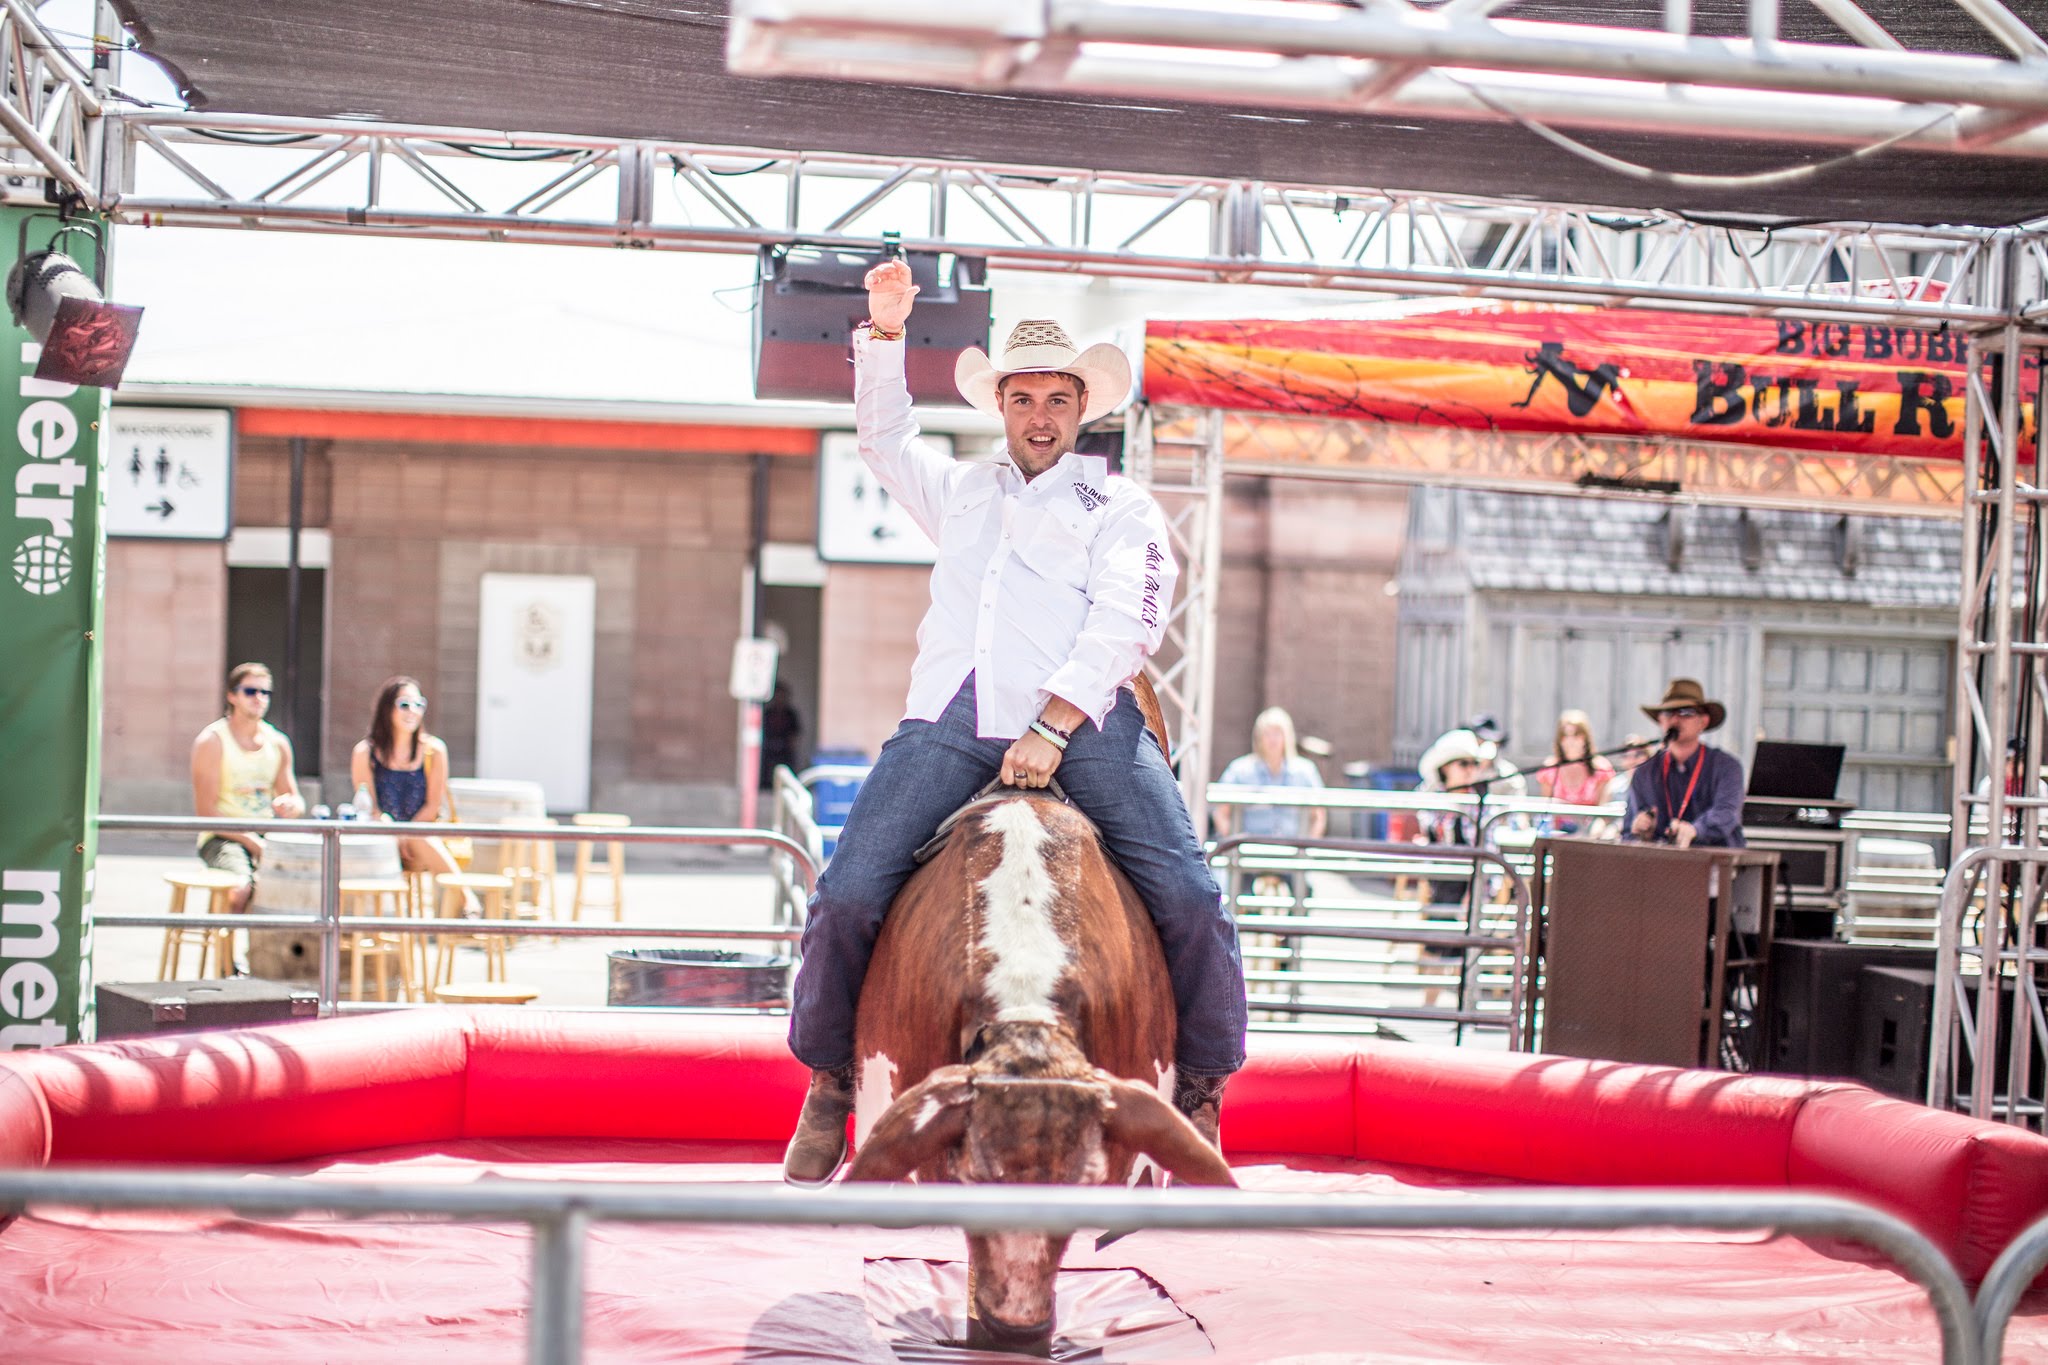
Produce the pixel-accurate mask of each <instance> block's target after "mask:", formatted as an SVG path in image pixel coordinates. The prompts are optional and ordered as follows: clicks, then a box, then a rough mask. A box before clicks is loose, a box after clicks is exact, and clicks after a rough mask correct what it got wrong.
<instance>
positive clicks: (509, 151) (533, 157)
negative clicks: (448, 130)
mask: <svg viewBox="0 0 2048 1365" xmlns="http://www.w3.org/2000/svg"><path fill="white" fill-rule="evenodd" d="M441 145H442V146H443V147H450V148H453V149H454V150H456V151H458V152H462V153H464V154H466V155H468V156H480V157H482V158H484V159H485V160H486V161H559V160H561V159H562V158H563V157H565V156H580V155H582V154H583V150H584V149H583V148H580V147H505V148H493V147H487V146H485V145H483V144H482V143H478V142H443V143H442V144H441Z"/></svg>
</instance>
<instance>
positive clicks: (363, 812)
mask: <svg viewBox="0 0 2048 1365" xmlns="http://www.w3.org/2000/svg"><path fill="white" fill-rule="evenodd" d="M350 804H351V805H353V806H354V807H355V808H356V818H357V819H358V820H367V819H369V818H370V816H371V815H372V814H374V813H375V812H376V809H377V802H376V800H375V799H374V798H373V797H371V795H370V788H369V787H368V786H367V785H358V786H357V787H356V795H355V800H354V801H352V802H351V803H350Z"/></svg>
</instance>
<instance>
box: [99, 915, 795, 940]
mask: <svg viewBox="0 0 2048 1365" xmlns="http://www.w3.org/2000/svg"><path fill="white" fill-rule="evenodd" d="M206 918H208V916H207V914H206V913H205V912H204V911H194V912H193V913H192V914H189V915H168V914H162V913H155V912H152V913H148V914H132V915H131V914H121V913H115V914H106V915H101V914H95V915H94V916H93V923H94V924H96V925H103V926H111V927H113V928H116V929H177V928H184V927H189V926H190V925H191V924H192V922H193V921H194V920H201V919H206ZM212 918H216V919H219V920H220V921H221V922H222V923H223V924H224V925H227V926H230V927H233V928H236V929H297V930H301V931H303V930H305V929H307V928H309V927H311V924H312V917H311V916H309V915H218V916H213V917H212ZM335 924H336V925H337V926H338V927H339V928H340V929H341V931H342V932H343V933H344V934H347V933H357V934H368V933H378V934H477V935H480V936H483V937H490V936H492V935H496V936H498V937H501V938H522V937H526V936H529V935H534V936H538V937H541V938H696V939H712V938H720V939H722V938H729V939H753V940H761V941H764V942H785V941H793V940H796V939H800V938H802V937H803V934H804V931H803V928H802V926H801V925H777V926H775V927H773V928H768V929H762V928H756V927H754V926H751V925H749V926H746V927H740V926H737V925H728V926H723V927H721V926H719V925H715V924H712V925H701V924H627V923H625V922H624V921H619V920H613V921H608V922H606V923H601V924H597V923H593V924H584V923H581V922H580V921H577V920H564V921H563V922H562V923H560V924H556V923H554V922H553V921H551V920H531V919H526V920H515V919H423V918H421V917H419V916H416V915H403V916H392V915H342V916H341V917H339V918H338V919H337V920H336V921H335Z"/></svg>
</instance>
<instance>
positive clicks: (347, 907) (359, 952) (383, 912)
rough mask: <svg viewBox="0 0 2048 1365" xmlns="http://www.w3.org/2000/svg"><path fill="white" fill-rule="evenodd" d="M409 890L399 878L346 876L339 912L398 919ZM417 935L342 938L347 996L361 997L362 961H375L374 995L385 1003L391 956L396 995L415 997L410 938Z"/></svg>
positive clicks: (352, 933) (381, 934)
mask: <svg viewBox="0 0 2048 1365" xmlns="http://www.w3.org/2000/svg"><path fill="white" fill-rule="evenodd" d="M410 898H411V889H410V887H409V886H408V885H407V883H406V881H405V880H404V878H402V877H360V878H350V879H346V880H344V881H343V882H342V883H341V913H342V914H344V915H377V916H380V917H382V916H389V917H390V918H392V919H399V918H402V917H403V916H405V914H406V913H407V903H408V901H409V900H410ZM417 937H419V935H417V934H385V933H357V932H351V933H349V934H348V935H347V936H346V937H344V938H343V939H342V941H341V947H342V951H343V952H344V953H346V954H348V957H349V969H348V980H349V997H348V998H349V999H351V1000H361V999H362V998H363V964H364V963H365V962H370V963H373V964H375V970H376V973H377V998H378V999H379V1000H381V1001H384V1002H386V1003H387V1004H388V1003H389V1002H390V1000H391V984H390V972H389V967H388V965H387V964H389V963H391V962H392V961H393V960H394V959H395V960H396V962H397V965H398V994H399V997H400V998H401V999H413V998H416V996H417V993H418V991H419V982H418V981H417V979H416V978H415V977H414V976H413V952H412V945H411V944H409V943H407V942H406V940H407V939H409V938H417Z"/></svg>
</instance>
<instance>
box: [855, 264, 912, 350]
mask: <svg viewBox="0 0 2048 1365" xmlns="http://www.w3.org/2000/svg"><path fill="white" fill-rule="evenodd" d="M863 283H865V284H866V285H867V287H868V321H869V322H872V323H874V324H875V325H876V326H878V327H886V328H887V329H889V330H890V331H892V332H893V331H895V330H896V329H898V328H900V327H901V326H903V324H904V322H905V321H907V320H908V319H909V317H910V301H911V300H912V299H914V298H916V297H917V286H916V285H914V284H912V283H911V282H910V267H909V266H908V265H906V264H905V263H904V262H902V261H884V262H882V263H881V264H880V265H878V266H876V267H875V268H874V269H872V270H870V271H868V273H867V278H866V280H864V281H863Z"/></svg>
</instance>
